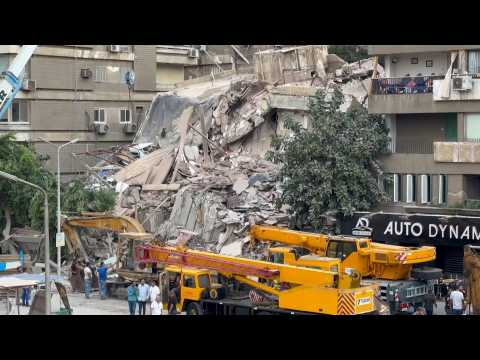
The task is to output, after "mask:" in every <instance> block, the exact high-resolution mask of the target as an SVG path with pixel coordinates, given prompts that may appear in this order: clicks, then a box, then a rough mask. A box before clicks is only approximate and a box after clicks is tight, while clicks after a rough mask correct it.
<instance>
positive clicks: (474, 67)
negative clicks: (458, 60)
mask: <svg viewBox="0 0 480 360" xmlns="http://www.w3.org/2000/svg"><path fill="white" fill-rule="evenodd" d="M468 73H469V74H477V73H480V51H479V50H470V51H469V52H468Z"/></svg>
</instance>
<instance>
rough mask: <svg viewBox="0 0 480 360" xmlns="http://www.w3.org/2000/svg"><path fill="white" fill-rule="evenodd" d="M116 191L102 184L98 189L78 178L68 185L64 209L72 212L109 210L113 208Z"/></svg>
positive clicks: (64, 196) (64, 197)
mask: <svg viewBox="0 0 480 360" xmlns="http://www.w3.org/2000/svg"><path fill="white" fill-rule="evenodd" d="M116 197H117V195H116V193H115V191H113V190H111V189H109V188H107V187H105V186H101V187H99V188H98V189H89V188H86V187H85V181H84V180H82V179H77V180H74V181H72V182H71V183H70V184H68V185H67V186H66V189H65V190H64V194H63V196H62V199H63V200H62V210H63V211H64V212H70V213H80V212H82V211H93V212H108V211H111V210H113V207H114V206H115V200H116Z"/></svg>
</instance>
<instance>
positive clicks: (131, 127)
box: [123, 123, 137, 134]
mask: <svg viewBox="0 0 480 360" xmlns="http://www.w3.org/2000/svg"><path fill="white" fill-rule="evenodd" d="M123 132H124V133H125V134H135V133H136V132H137V125H136V124H133V123H127V124H125V125H123Z"/></svg>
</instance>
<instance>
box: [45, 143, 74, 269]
mask: <svg viewBox="0 0 480 360" xmlns="http://www.w3.org/2000/svg"><path fill="white" fill-rule="evenodd" d="M40 140H42V141H43V142H46V143H47V144H50V145H52V146H55V147H56V148H57V233H60V232H61V228H60V226H61V224H60V218H61V215H62V212H61V208H60V150H61V149H62V148H63V147H65V146H67V145H70V144H75V143H76V142H77V141H78V139H73V140H72V141H69V142H68V143H65V144H62V145H60V146H57V145H55V144H54V143H52V142H50V141H48V140H45V139H43V138H40ZM61 258H62V247H61V246H57V275H58V276H59V277H60V276H61V266H62V263H61Z"/></svg>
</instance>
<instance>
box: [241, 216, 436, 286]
mask: <svg viewBox="0 0 480 360" xmlns="http://www.w3.org/2000/svg"><path fill="white" fill-rule="evenodd" d="M250 235H251V237H252V239H253V240H257V241H263V242H279V243H282V244H286V245H290V246H298V247H302V248H306V249H308V250H309V251H311V252H312V253H314V254H317V255H319V256H326V257H328V258H338V259H340V260H341V269H342V268H354V269H355V270H357V271H359V272H360V274H361V275H362V276H363V277H373V278H378V279H385V280H404V279H408V278H409V277H410V274H411V271H412V268H413V266H414V265H415V264H421V263H426V262H429V261H433V260H435V256H436V254H435V247H433V246H421V247H418V248H413V247H405V246H396V245H387V244H380V243H376V242H372V241H371V240H370V239H366V238H355V237H352V236H332V235H323V234H315V233H308V232H301V231H294V230H289V229H284V228H280V227H275V226H261V225H254V226H252V227H251V229H250Z"/></svg>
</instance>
